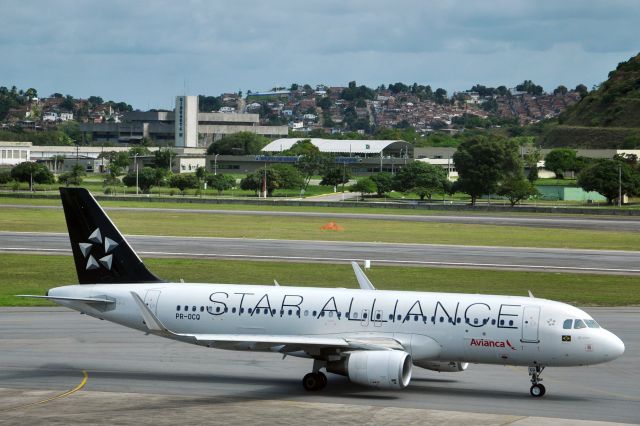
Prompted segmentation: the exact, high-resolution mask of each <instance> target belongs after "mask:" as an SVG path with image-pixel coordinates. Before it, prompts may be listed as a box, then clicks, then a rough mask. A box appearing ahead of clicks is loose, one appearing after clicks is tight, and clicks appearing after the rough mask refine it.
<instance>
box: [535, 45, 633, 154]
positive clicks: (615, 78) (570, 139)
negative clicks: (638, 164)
mask: <svg viewBox="0 0 640 426" xmlns="http://www.w3.org/2000/svg"><path fill="white" fill-rule="evenodd" d="M559 123H560V125H558V126H557V127H555V128H553V129H552V130H551V131H550V132H549V133H548V134H547V135H546V136H545V138H544V140H543V144H544V145H545V146H575V147H584V148H636V147H640V54H638V55H636V56H634V57H632V58H631V59H629V60H628V61H626V62H621V63H619V64H618V66H617V68H616V69H615V70H614V71H611V72H610V73H609V78H608V79H607V81H605V82H604V83H602V84H601V85H600V87H599V88H598V89H596V90H594V91H592V92H590V93H589V94H587V95H586V96H585V97H584V98H583V99H582V100H581V101H580V102H578V103H577V104H575V105H573V106H571V107H569V108H568V109H567V111H565V112H564V113H563V114H562V115H561V116H560V117H559Z"/></svg>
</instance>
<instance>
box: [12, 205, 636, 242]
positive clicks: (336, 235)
mask: <svg viewBox="0 0 640 426" xmlns="http://www.w3.org/2000/svg"><path fill="white" fill-rule="evenodd" d="M109 215H110V217H111V218H112V219H113V221H114V222H115V223H116V225H117V226H118V227H119V228H120V230H121V231H122V232H123V233H125V234H138V235H172V236H199V237H227V238H262V239H294V240H327V241H362V242H390V243H424V244H427V243H429V244H454V245H484V246H507V247H552V248H586V249H610V250H639V249H640V240H639V239H638V235H637V234H635V233H630V232H624V233H623V232H606V231H592V230H574V229H548V228H529V227H517V226H496V225H472V224H451V223H420V222H401V221H392V220H367V219H333V221H335V222H337V223H338V224H339V225H341V226H342V227H344V229H345V230H344V231H342V232H335V231H324V230H321V229H320V228H321V227H322V226H323V225H324V224H326V223H327V222H330V221H332V219H331V218H316V217H267V216H252V215H246V216H245V215H242V216H240V215H233V214H206V213H184V212H172V211H171V212H161V211H160V212H150V211H112V212H109ZM0 230H2V231H21V232H66V224H65V222H64V217H63V212H62V211H61V210H50V209H47V210H37V209H32V208H4V209H0Z"/></svg>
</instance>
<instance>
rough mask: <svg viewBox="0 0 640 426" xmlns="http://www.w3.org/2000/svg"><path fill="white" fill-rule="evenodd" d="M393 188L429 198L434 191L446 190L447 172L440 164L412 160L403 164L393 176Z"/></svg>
mask: <svg viewBox="0 0 640 426" xmlns="http://www.w3.org/2000/svg"><path fill="white" fill-rule="evenodd" d="M393 186H394V189H395V190H397V191H400V192H413V193H415V194H418V196H419V197H420V199H421V200H424V198H425V197H427V198H428V199H429V200H431V196H432V195H433V194H434V193H444V192H447V190H448V188H449V180H448V179H447V172H446V171H445V170H444V169H443V168H442V167H440V166H436V165H433V164H428V163H423V162H421V161H414V162H411V163H409V164H407V165H406V166H404V167H403V168H402V169H401V170H400V171H399V172H398V173H397V174H396V176H395V178H394V184H393Z"/></svg>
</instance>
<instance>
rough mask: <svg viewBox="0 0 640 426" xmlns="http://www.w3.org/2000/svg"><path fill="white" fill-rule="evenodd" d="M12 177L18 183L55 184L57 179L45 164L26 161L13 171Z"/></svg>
mask: <svg viewBox="0 0 640 426" xmlns="http://www.w3.org/2000/svg"><path fill="white" fill-rule="evenodd" d="M11 177H12V178H13V179H14V180H16V181H18V182H31V178H32V177H33V182H34V183H54V182H55V177H54V176H53V173H51V172H50V171H49V169H48V168H47V166H45V165H44V164H38V163H34V162H33V161H25V162H24V163H20V164H18V165H17V166H15V167H14V168H13V169H11Z"/></svg>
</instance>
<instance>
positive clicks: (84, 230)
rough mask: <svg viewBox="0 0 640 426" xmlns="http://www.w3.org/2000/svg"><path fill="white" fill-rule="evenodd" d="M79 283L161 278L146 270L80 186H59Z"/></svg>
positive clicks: (137, 281)
mask: <svg viewBox="0 0 640 426" xmlns="http://www.w3.org/2000/svg"><path fill="white" fill-rule="evenodd" d="M60 197H61V198H62V207H63V208H64V216H65V218H66V219H67V228H68V229H69V239H70V240H71V248H72V250H73V259H74V261H75V264H76V271H77V272H78V282H79V283H80V284H124V283H150V282H163V280H161V279H160V278H158V277H156V276H155V275H154V274H152V273H151V272H149V270H148V269H147V268H146V266H144V264H143V263H142V260H140V258H139V257H138V255H137V254H136V253H135V252H134V251H133V249H132V248H131V247H130V246H129V243H127V241H126V240H125V239H124V237H123V236H122V234H120V231H118V228H116V226H115V225H114V224H113V223H112V222H111V220H110V219H109V217H108V216H107V215H106V213H105V212H104V210H102V208H101V207H100V205H98V202H97V201H96V200H95V198H93V196H92V195H91V194H90V193H89V191H87V190H86V189H84V188H60Z"/></svg>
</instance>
